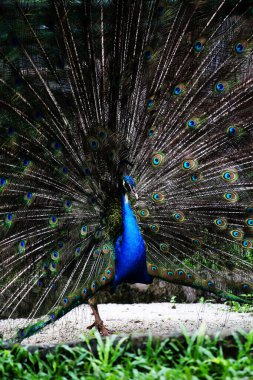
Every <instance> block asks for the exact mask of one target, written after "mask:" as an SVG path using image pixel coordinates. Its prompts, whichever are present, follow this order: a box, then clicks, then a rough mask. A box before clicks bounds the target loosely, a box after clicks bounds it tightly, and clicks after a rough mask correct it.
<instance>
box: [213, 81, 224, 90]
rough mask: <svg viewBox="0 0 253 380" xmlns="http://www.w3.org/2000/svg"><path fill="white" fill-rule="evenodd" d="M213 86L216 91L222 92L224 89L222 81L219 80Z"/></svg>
mask: <svg viewBox="0 0 253 380" xmlns="http://www.w3.org/2000/svg"><path fill="white" fill-rule="evenodd" d="M215 88H216V90H217V91H218V92H222V91H223V90H224V85H223V83H221V82H219V83H217V84H216V86H215Z"/></svg>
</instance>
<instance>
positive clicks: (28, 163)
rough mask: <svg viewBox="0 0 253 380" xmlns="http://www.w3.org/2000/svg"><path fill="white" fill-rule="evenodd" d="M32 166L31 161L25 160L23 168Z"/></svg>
mask: <svg viewBox="0 0 253 380" xmlns="http://www.w3.org/2000/svg"><path fill="white" fill-rule="evenodd" d="M30 164H31V161H30V160H27V159H25V160H23V166H24V167H25V168H27V167H28V166H30Z"/></svg>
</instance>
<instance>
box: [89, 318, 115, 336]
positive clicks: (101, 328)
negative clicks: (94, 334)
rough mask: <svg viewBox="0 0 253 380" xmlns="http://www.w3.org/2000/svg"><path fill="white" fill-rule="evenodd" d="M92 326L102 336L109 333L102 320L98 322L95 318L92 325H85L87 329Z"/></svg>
mask: <svg viewBox="0 0 253 380" xmlns="http://www.w3.org/2000/svg"><path fill="white" fill-rule="evenodd" d="M93 327H95V328H96V329H97V330H98V332H99V333H100V334H101V335H102V336H109V335H110V334H111V331H110V330H108V328H107V327H106V326H105V325H104V323H103V321H100V322H99V321H96V320H95V322H94V323H92V325H90V326H87V329H88V330H90V329H92V328H93Z"/></svg>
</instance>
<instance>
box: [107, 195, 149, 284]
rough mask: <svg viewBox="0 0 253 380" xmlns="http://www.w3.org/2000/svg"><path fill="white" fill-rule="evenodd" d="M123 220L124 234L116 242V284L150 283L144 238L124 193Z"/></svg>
mask: <svg viewBox="0 0 253 380" xmlns="http://www.w3.org/2000/svg"><path fill="white" fill-rule="evenodd" d="M122 222H123V234H122V235H121V236H119V237H118V239H117V241H116V243H115V253H116V257H115V280H114V286H116V285H118V284H120V283H122V282H127V283H130V284H134V283H136V282H139V283H143V284H150V283H151V282H152V277H151V276H149V275H148V273H147V263H146V248H145V244H144V240H143V237H142V235H141V232H140V229H139V226H138V223H137V221H136V219H135V216H134V213H133V211H132V209H131V206H130V203H129V201H128V196H127V195H126V194H123V195H122Z"/></svg>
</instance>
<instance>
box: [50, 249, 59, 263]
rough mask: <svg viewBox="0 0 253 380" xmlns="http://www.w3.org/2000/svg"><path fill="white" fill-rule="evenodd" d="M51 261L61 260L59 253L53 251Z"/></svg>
mask: <svg viewBox="0 0 253 380" xmlns="http://www.w3.org/2000/svg"><path fill="white" fill-rule="evenodd" d="M51 259H52V260H54V261H55V260H58V259H59V252H58V251H56V250H55V251H53V252H52V253H51Z"/></svg>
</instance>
